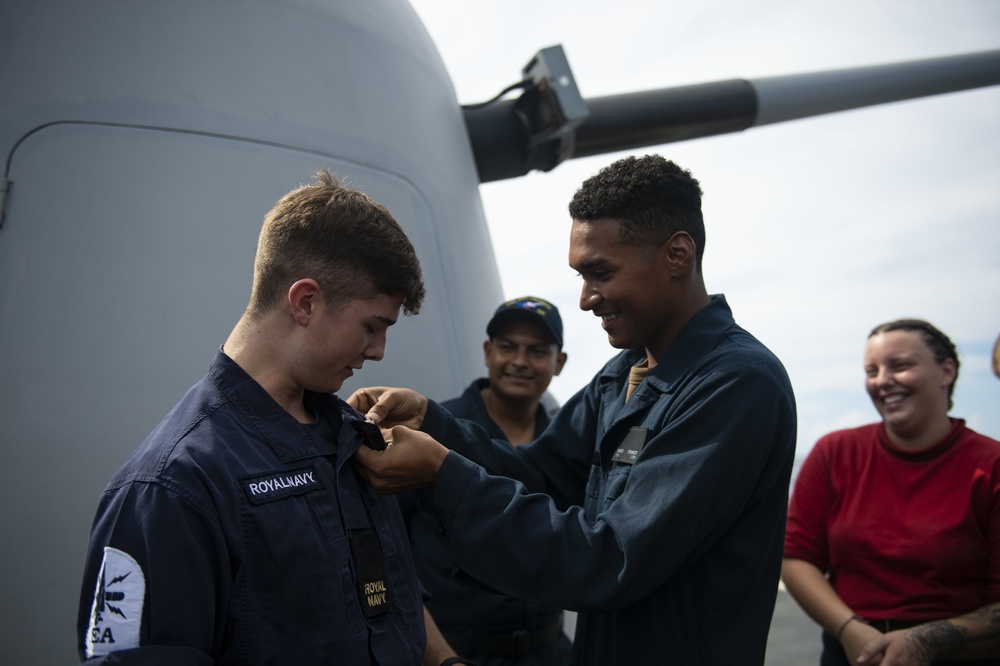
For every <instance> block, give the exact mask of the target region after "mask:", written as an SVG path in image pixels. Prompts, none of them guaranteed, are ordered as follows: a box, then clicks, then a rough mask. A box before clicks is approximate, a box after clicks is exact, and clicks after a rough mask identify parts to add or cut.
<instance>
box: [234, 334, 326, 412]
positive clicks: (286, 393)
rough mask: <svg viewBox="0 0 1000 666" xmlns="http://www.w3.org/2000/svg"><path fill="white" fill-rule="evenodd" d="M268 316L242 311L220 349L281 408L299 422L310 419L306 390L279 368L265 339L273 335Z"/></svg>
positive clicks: (271, 338) (279, 365)
mask: <svg viewBox="0 0 1000 666" xmlns="http://www.w3.org/2000/svg"><path fill="white" fill-rule="evenodd" d="M272 326H273V323H271V322H269V321H268V320H267V318H265V319H263V320H251V319H250V318H249V317H247V316H246V315H244V316H243V317H242V318H241V319H240V321H239V322H238V323H237V324H236V327H235V328H233V330H232V332H231V333H230V334H229V337H228V338H227V339H226V343H225V344H224V345H223V346H222V351H224V352H225V354H226V356H228V357H229V358H231V359H232V360H233V361H234V362H235V363H236V365H238V366H240V367H241V368H242V369H243V371H244V372H246V373H247V374H248V375H250V377H251V378H253V380H254V381H255V382H257V383H258V384H260V386H261V388H263V389H264V390H265V391H266V392H267V394H268V395H269V396H271V398H273V399H274V401H275V402H277V403H278V404H279V405H280V406H281V408H282V409H284V410H285V411H286V412H288V413H289V414H291V415H292V416H293V417H295V419H296V420H297V421H299V422H300V423H312V421H313V420H314V419H313V416H312V415H311V414H310V413H309V411H308V410H307V409H306V407H305V402H304V398H305V391H304V390H303V389H302V387H301V386H299V385H298V384H296V383H295V382H294V381H292V380H291V379H290V378H289V377H288V375H287V373H284V372H282V371H281V368H282V364H281V363H280V358H281V357H280V354H279V352H278V351H277V350H276V349H273V348H271V347H270V346H269V345H268V344H267V341H268V340H273V339H279V338H275V334H274V333H272V332H271V331H270V330H269V329H270V328H271V327H272Z"/></svg>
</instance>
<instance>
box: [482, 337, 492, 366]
mask: <svg viewBox="0 0 1000 666" xmlns="http://www.w3.org/2000/svg"><path fill="white" fill-rule="evenodd" d="M491 349H493V341H492V340H489V339H487V340H485V341H483V365H485V366H486V367H487V368H488V367H490V350H491Z"/></svg>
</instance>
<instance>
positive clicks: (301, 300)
mask: <svg viewBox="0 0 1000 666" xmlns="http://www.w3.org/2000/svg"><path fill="white" fill-rule="evenodd" d="M322 300H323V292H322V290H321V289H320V288H319V283H318V282H316V280H314V279H312V278H302V279H301V280H299V281H297V282H296V283H295V284H293V285H292V286H291V287H289V288H288V309H289V310H290V311H291V314H292V319H294V320H295V323H296V324H298V325H299V326H307V325H308V324H309V320H310V319H311V318H312V317H313V316H314V315H315V314H316V312H317V308H318V306H319V304H320V302H321V301H322Z"/></svg>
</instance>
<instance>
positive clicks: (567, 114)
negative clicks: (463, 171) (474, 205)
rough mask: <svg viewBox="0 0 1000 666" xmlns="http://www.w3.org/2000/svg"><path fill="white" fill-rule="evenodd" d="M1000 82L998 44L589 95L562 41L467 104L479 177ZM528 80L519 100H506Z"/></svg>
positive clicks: (484, 178)
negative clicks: (484, 97)
mask: <svg viewBox="0 0 1000 666" xmlns="http://www.w3.org/2000/svg"><path fill="white" fill-rule="evenodd" d="M998 84H1000V50H995V51H983V52H978V53H970V54H964V55H955V56H944V57H939V58H928V59H923V60H913V61H908V62H899V63H891V64H883V65H872V66H867V67H855V68H848V69H838V70H828V71H821V72H813V73H805V74H791V75H785V76H773V77H764V78H759V79H753V80H750V79H728V80H724V81H716V82H711V83H699V84H693V85H685V86H677V87H672V88H661V89H657V90H648V91H642V92H633V93H625V94H619V95H609V96H605V97H594V98H591V99H584V98H583V97H582V96H581V95H580V91H579V89H578V88H577V85H576V80H575V78H574V77H573V72H572V71H571V69H570V67H569V62H568V60H567V59H566V55H565V53H564V52H563V49H562V47H561V46H558V45H557V46H551V47H548V48H545V49H542V50H541V51H539V52H538V54H536V55H535V56H534V57H533V58H532V59H531V61H530V62H529V63H528V64H527V65H526V66H525V67H524V69H523V70H522V79H521V81H519V82H517V83H515V84H513V85H511V86H508V87H507V88H505V89H504V90H503V91H501V93H500V94H498V95H497V96H496V97H494V98H493V99H492V100H489V101H487V102H483V103H481V104H475V105H464V106H463V107H462V113H463V116H464V118H465V125H466V129H467V131H468V134H469V140H470V142H471V144H472V150H473V153H474V155H475V160H476V168H477V169H478V171H479V181H480V182H481V183H487V182H491V181H495V180H503V179H506V178H515V177H518V176H523V175H525V174H527V173H528V172H530V171H534V170H538V171H549V170H551V169H553V168H555V167H556V166H557V165H558V164H560V163H561V162H562V161H564V160H566V159H571V158H575V157H589V156H592V155H599V154H603V153H610V152H615V151H624V150H632V149H636V148H642V147H646V146H654V145H660V144H664V143H672V142H676V141H685V140H688V139H697V138H702V137H708V136H715V135H718V134H727V133H730V132H741V131H743V130H745V129H748V128H751V127H758V126H761V125H770V124H774V123H781V122H785V121H789V120H797V119H800V118H808V117H811V116H818V115H824V114H829V113H836V112H838V111H847V110H849V109H858V108H862V107H866V106H874V105H878V104H887V103H891V102H898V101H903V100H907V99H915V98H918V97H928V96H932V95H940V94H946V93H951V92H958V91H962V90H971V89H974V88H982V87H987V86H993V85H998ZM517 89H521V90H522V93H521V95H520V96H519V97H517V98H516V99H503V97H504V96H505V95H506V94H507V93H509V92H512V91H513V90H517Z"/></svg>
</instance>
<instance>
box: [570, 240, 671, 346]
mask: <svg viewBox="0 0 1000 666" xmlns="http://www.w3.org/2000/svg"><path fill="white" fill-rule="evenodd" d="M666 245H667V244H664V245H663V246H660V247H659V248H656V247H649V246H642V245H631V244H626V243H622V242H621V239H620V237H619V228H618V223H617V222H616V221H614V220H598V221H594V222H583V221H580V220H573V228H572V231H571V232H570V241H569V265H570V266H571V267H573V268H574V269H575V270H576V271H577V272H578V273H579V274H580V277H582V278H583V288H582V291H581V293H580V309H581V310H584V311H590V312H593V313H594V314H595V315H596V316H598V317H600V318H601V327H602V328H603V329H604V331H605V332H606V333H607V334H608V342H610V343H611V346H612V347H615V348H617V349H646V352H647V354H648V355H649V356H650V359H651V360H652V361H653V362H654V363H655V361H656V360H657V359H659V358H660V356H661V355H662V354H663V352H665V351H666V348H667V346H668V345H669V341H670V340H671V339H672V337H673V336H674V335H676V330H677V329H678V328H679V326H678V324H681V325H682V324H683V322H678V321H677V317H676V313H675V310H676V306H675V304H674V300H675V298H676V295H675V294H674V290H675V288H676V287H675V286H674V284H673V281H672V280H671V270H670V266H669V262H668V261H667V260H666V257H665V256H663V255H664V252H665V247H666Z"/></svg>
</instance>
